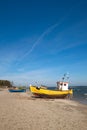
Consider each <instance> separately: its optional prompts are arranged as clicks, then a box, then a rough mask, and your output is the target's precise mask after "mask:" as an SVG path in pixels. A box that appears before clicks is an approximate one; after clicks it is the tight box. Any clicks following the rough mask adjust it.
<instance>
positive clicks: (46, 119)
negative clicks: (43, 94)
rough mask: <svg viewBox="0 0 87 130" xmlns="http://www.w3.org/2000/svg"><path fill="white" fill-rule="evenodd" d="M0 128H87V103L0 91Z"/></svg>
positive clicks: (49, 129) (83, 129)
mask: <svg viewBox="0 0 87 130" xmlns="http://www.w3.org/2000/svg"><path fill="white" fill-rule="evenodd" d="M0 130H87V105H82V104H79V103H78V102H75V101H71V100H67V99H40V98H32V97H31V94H30V93H29V92H27V93H10V92H8V90H6V89H5V90H3V91H0Z"/></svg>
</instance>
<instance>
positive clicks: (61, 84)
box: [57, 81, 68, 90]
mask: <svg viewBox="0 0 87 130" xmlns="http://www.w3.org/2000/svg"><path fill="white" fill-rule="evenodd" d="M57 89H58V90H68V82H63V81H59V82H57Z"/></svg>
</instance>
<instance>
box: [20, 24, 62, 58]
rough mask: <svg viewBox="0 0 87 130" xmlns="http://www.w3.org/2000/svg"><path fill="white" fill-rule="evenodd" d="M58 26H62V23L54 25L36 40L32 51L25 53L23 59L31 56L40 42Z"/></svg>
mask: <svg viewBox="0 0 87 130" xmlns="http://www.w3.org/2000/svg"><path fill="white" fill-rule="evenodd" d="M58 25H60V23H59V24H58V23H56V24H54V25H52V26H51V27H49V28H48V29H47V30H46V31H44V32H43V33H42V34H41V36H40V37H39V38H38V39H37V40H36V42H35V43H34V44H33V46H32V47H31V49H30V50H29V51H28V52H26V53H25V55H24V56H23V57H22V58H24V57H26V56H27V55H29V54H30V53H31V52H32V51H33V50H34V48H35V47H36V46H37V45H38V44H39V43H40V41H41V40H42V39H43V38H44V37H45V35H47V34H49V33H50V32H51V31H52V30H53V29H55V28H56V27H57V26H58Z"/></svg>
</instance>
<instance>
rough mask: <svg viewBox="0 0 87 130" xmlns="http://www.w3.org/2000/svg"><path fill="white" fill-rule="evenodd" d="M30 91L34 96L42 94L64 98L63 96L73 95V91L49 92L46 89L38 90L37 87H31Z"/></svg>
mask: <svg viewBox="0 0 87 130" xmlns="http://www.w3.org/2000/svg"><path fill="white" fill-rule="evenodd" d="M30 91H31V92H32V93H34V94H39V95H40V94H41V95H48V96H62V95H68V94H71V95H72V94H73V90H72V89H70V90H64V91H63V90H62V91H61V90H49V89H44V88H38V89H37V87H35V86H30Z"/></svg>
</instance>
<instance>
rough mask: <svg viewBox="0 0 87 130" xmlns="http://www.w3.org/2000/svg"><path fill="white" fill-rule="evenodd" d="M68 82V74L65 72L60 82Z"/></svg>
mask: <svg viewBox="0 0 87 130" xmlns="http://www.w3.org/2000/svg"><path fill="white" fill-rule="evenodd" d="M65 79H66V80H68V79H69V73H68V72H67V73H65V74H64V75H63V77H62V80H63V81H64V80H65Z"/></svg>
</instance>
